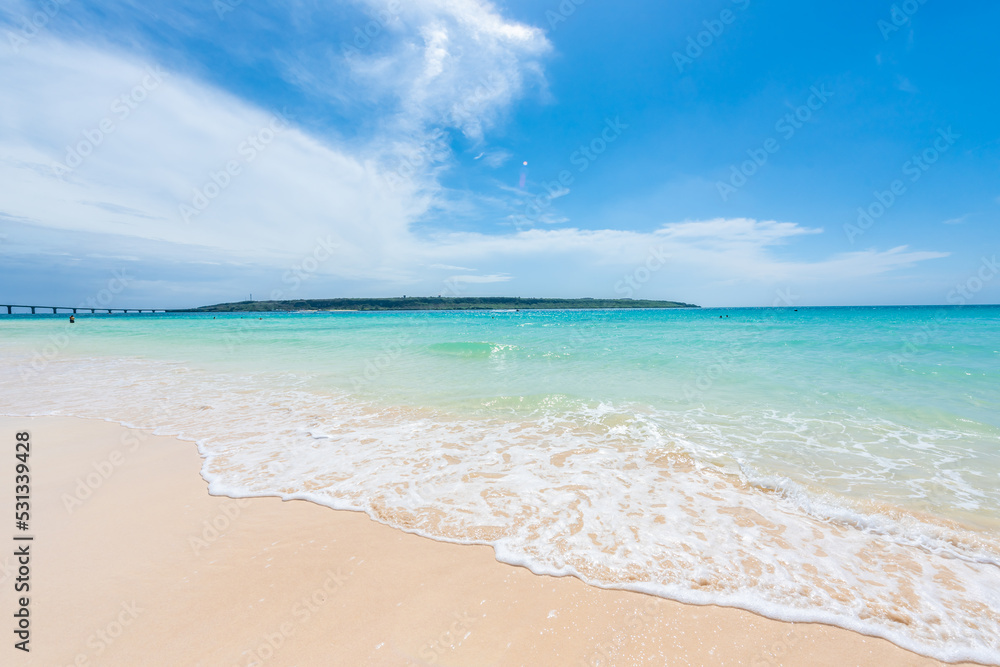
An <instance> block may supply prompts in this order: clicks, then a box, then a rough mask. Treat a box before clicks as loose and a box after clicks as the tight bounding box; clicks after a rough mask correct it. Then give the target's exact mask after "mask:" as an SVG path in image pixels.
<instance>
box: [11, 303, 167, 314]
mask: <svg viewBox="0 0 1000 667" xmlns="http://www.w3.org/2000/svg"><path fill="white" fill-rule="evenodd" d="M0 308H6V309H7V314H8V315H13V314H14V309H15V308H25V309H28V310H30V311H31V314H32V315H35V314H36V312H35V311H36V309H38V310H51V311H52V314H53V315H55V314H56V313H58V312H59V311H60V310H62V311H72V313H73V314H74V315H76V314H77V312H82V313H86V312H87V311H90V313H91V314H97V313H108V314H109V315H110V314H111V313H165V312H167V311H166V310H164V309H163V308H90V307H87V308H84V307H81V306H76V307H73V306H22V305H18V304H9V305H8V304H3V303H0ZM25 314H27V313H25Z"/></svg>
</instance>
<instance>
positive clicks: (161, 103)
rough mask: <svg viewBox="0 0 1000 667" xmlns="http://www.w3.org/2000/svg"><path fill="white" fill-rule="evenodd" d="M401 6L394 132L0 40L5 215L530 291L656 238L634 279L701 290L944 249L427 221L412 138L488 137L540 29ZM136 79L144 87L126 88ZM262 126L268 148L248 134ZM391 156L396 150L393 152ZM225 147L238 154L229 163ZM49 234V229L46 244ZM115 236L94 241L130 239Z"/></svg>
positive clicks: (461, 8)
mask: <svg viewBox="0 0 1000 667" xmlns="http://www.w3.org/2000/svg"><path fill="white" fill-rule="evenodd" d="M407 7H408V8H407V9H406V10H404V14H405V18H406V26H408V27H407V30H408V31H409V32H402V33H401V34H403V35H404V36H403V37H402V38H401V39H402V42H401V44H402V45H401V46H398V47H394V48H392V49H390V54H389V55H388V56H380V55H376V54H373V55H372V56H371V58H372V59H377V58H379V57H383V58H386V57H387V58H397V57H398V58H403V54H404V53H405V52H406V51H407V49H411V50H412V49H416V52H417V53H419V54H422V57H421V59H419V71H417V70H412V72H410V73H411V74H412V73H413V72H416V75H415V76H413V77H412V78H408V77H407V76H406V75H404V74H399V75H396V74H393V75H392V76H390V77H389V80H388V81H380V82H379V83H378V84H377V85H378V86H384V87H385V88H386V90H391V89H395V90H397V91H401V99H402V100H403V103H402V107H401V109H402V110H397V111H396V112H393V115H392V119H393V120H394V121H398V125H397V126H396V131H394V132H395V133H393V132H390V133H389V135H388V137H387V138H385V139H384V140H383V139H382V138H377V139H375V140H373V141H372V142H370V143H362V144H360V145H359V144H357V143H355V144H351V145H347V144H344V143H338V142H335V141H332V140H330V139H323V138H319V137H317V136H314V135H312V134H309V133H307V132H305V131H303V130H302V129H300V128H299V127H297V126H296V125H295V123H294V119H293V120H292V123H291V124H290V125H289V126H287V127H285V126H284V125H283V124H279V126H274V125H273V122H274V118H275V117H274V114H273V113H271V112H269V111H266V110H263V109H260V108H257V107H255V106H253V105H250V104H248V103H246V102H245V101H243V100H240V99H238V98H236V97H234V96H232V95H229V94H227V93H224V92H221V91H219V90H218V89H215V88H213V87H211V86H208V85H205V84H204V83H202V82H199V81H196V80H193V79H191V78H188V77H185V76H184V75H182V74H180V73H176V72H173V73H170V72H168V73H166V74H165V75H163V77H162V78H163V80H162V83H160V84H158V85H156V86H155V87H150V86H149V85H148V84H149V81H150V79H149V77H150V76H151V75H150V69H149V68H151V67H154V64H153V63H143V62H138V61H137V60H136V59H135V58H134V57H132V56H126V55H123V54H116V53H112V52H108V51H101V50H97V49H94V48H88V47H84V46H80V45H70V44H67V43H63V42H59V41H56V40H54V39H52V38H50V37H47V36H40V37H38V38H37V43H35V44H33V45H32V49H30V50H26V51H25V52H24V53H22V54H21V55H20V56H18V57H16V58H14V57H9V56H0V81H3V84H2V85H3V93H4V94H3V95H0V180H2V182H3V183H4V198H3V201H2V202H0V208H2V210H0V217H2V216H6V217H8V218H10V219H12V220H18V221H20V222H21V223H25V222H27V223H30V224H33V225H35V226H38V227H43V228H50V229H58V230H64V231H66V232H74V233H82V232H89V233H96V234H103V235H106V237H107V238H108V239H109V243H111V244H112V245H113V244H114V243H120V241H114V240H113V239H122V238H132V239H140V240H144V241H146V242H147V245H146V246H144V247H148V242H156V243H159V244H160V247H159V248H158V249H153V250H150V252H151V253H157V252H158V253H161V254H160V255H159V257H158V259H168V260H182V259H184V260H185V261H187V259H186V258H187V257H191V258H197V259H198V261H205V260H206V257H211V256H213V254H214V256H215V257H218V258H219V259H220V261H222V260H224V261H225V263H227V264H229V265H230V266H232V265H233V263H238V264H242V265H245V266H249V265H254V266H257V267H270V268H272V269H273V270H274V271H275V272H276V274H277V275H279V276H280V275H281V273H282V272H283V271H285V270H287V268H288V267H289V266H290V265H291V264H292V263H293V262H298V261H301V259H302V258H303V257H308V256H309V255H310V254H312V253H313V252H314V250H315V249H316V248H317V247H318V245H322V244H335V245H336V246H337V251H336V257H335V258H334V259H333V260H332V261H327V262H324V263H323V264H322V266H321V267H320V268H319V270H318V272H317V276H319V278H317V280H321V279H323V278H332V279H340V280H345V281H357V282H364V283H365V284H366V285H369V286H371V285H376V286H380V285H382V286H390V285H392V286H395V285H421V286H428V287H432V286H440V277H439V274H437V273H433V271H439V270H442V269H443V270H447V271H471V269H466V268H464V267H467V266H476V267H480V270H481V271H482V274H479V273H475V274H471V273H469V274H462V275H455V276H452V277H451V280H454V281H456V282H459V283H466V284H470V285H476V284H478V285H489V284H491V283H496V284H503V283H511V284H514V283H518V285H519V286H522V283H520V282H518V281H524V282H523V287H522V288H521V289H520V292H521V293H523V294H528V293H537V294H539V295H545V294H543V293H545V292H550V291H552V295H555V294H554V292H555V291H556V290H565V291H572V292H574V293H575V294H577V295H594V296H604V295H610V294H609V293H610V291H611V286H613V285H614V284H615V281H616V280H617V278H616V275H617V274H620V273H621V271H622V270H629V269H631V268H634V267H635V266H637V265H639V264H640V263H642V262H644V261H645V260H646V258H647V257H648V256H649V253H650V252H651V251H653V250H655V251H656V252H658V253H660V254H662V255H664V256H667V257H669V261H668V262H667V265H666V266H665V267H664V268H663V269H662V271H660V272H659V273H658V274H657V277H656V282H655V283H650V285H649V286H648V287H647V288H645V289H646V292H645V293H643V294H641V295H640V296H642V297H652V298H657V297H662V298H677V299H681V300H685V301H692V302H703V303H704V302H708V301H709V299H708V298H707V297H708V296H709V295H711V294H712V293H713V290H715V289H717V288H716V287H715V286H718V285H734V284H735V285H743V286H751V287H752V288H753V289H758V290H759V289H760V288H761V286H766V285H770V284H774V283H777V282H791V283H795V284H800V285H808V284H816V283H822V282H840V283H842V282H845V281H847V282H850V281H859V280H865V279H868V278H870V277H872V276H878V275H882V274H886V273H888V272H892V271H895V270H898V269H903V268H906V267H910V266H913V265H914V264H916V263H919V262H922V261H926V260H930V259H934V258H938V257H943V256H944V254H943V253H933V252H920V251H911V250H908V249H906V248H895V249H892V250H889V251H884V252H879V251H875V250H870V251H863V252H853V253H843V254H838V255H834V256H831V257H828V258H825V259H821V260H818V261H814V262H805V261H791V260H788V259H784V258H782V257H781V256H780V254H779V253H777V252H776V248H778V247H780V246H782V245H785V244H789V243H792V242H793V241H795V240H797V239H800V238H804V237H808V236H813V235H817V234H821V233H822V230H819V229H815V228H810V227H806V226H802V225H799V224H796V223H793V222H778V221H759V220H751V219H745V218H740V219H714V220H706V221H684V222H678V223H672V224H665V225H663V226H662V227H660V228H658V229H655V230H653V231H647V232H639V231H630V230H623V229H598V230H584V229H575V228H562V229H551V228H550V229H528V230H521V231H515V232H512V233H505V234H497V235H489V234H484V233H477V232H467V231H465V232H457V231H452V230H448V229H444V228H442V227H440V226H430V225H428V222H427V215H428V212H429V211H431V210H434V207H438V208H440V207H442V202H441V199H440V189H439V188H438V187H437V185H436V183H437V181H436V179H435V175H434V174H435V172H434V168H433V167H431V168H429V169H427V170H425V171H424V172H423V173H422V174H419V175H418V176H419V177H418V178H417V179H415V180H410V179H407V178H400V177H399V174H398V173H397V172H396V171H394V169H398V168H399V165H400V164H404V165H405V164H406V163H407V161H409V162H410V163H412V162H415V161H416V158H415V157H414V154H413V153H412V152H411V153H408V152H407V151H414V150H416V151H418V153H417V155H419V156H421V160H422V163H423V164H425V165H426V164H431V165H432V164H433V163H435V161H437V162H441V161H442V160H444V159H446V158H447V150H448V149H447V147H446V146H445V143H446V142H445V141H444V139H443V138H442V137H441V136H440V135H437V138H436V139H435V138H434V137H435V135H434V134H433V133H430V132H429V128H431V127H433V126H434V125H435V124H440V123H446V122H448V119H449V118H451V119H452V121H454V122H455V123H456V126H458V127H459V128H460V129H461V130H462V131H463V132H465V133H466V134H467V135H468V136H470V137H472V138H477V137H480V136H481V135H482V132H483V131H484V130H485V129H486V128H488V127H490V126H491V124H492V123H494V122H496V121H497V119H499V117H500V115H502V113H503V112H504V110H505V109H506V108H507V107H508V106H509V105H510V103H511V101H512V100H513V99H514V97H515V96H516V95H519V94H521V92H522V91H523V80H524V77H525V76H528V75H530V73H531V72H530V70H531V64H530V61H529V60H526V58H528V57H529V56H534V55H538V54H540V53H543V52H544V51H545V50H546V49H547V48H548V47H547V43H546V42H545V41H544V37H543V36H541V34H540V33H538V32H537V31H535V30H534V29H531V28H526V27H524V26H519V25H518V24H513V23H510V22H505V21H503V20H502V19H501V18H500V17H499V15H498V14H496V12H495V10H493V9H492V8H491V6H489V5H486V4H485V3H481V2H478V1H475V0H455V1H453V2H446V1H444V0H439V1H433V2H432V1H430V0H427V1H426V2H419V3H414V4H413V6H412V7H410V6H409V5H407ZM435 11H436V12H437V13H435ZM418 19H419V20H418ZM432 19H433V20H432ZM459 27H462V28H463V29H462V30H459V29H458V28H459ZM399 30H401V31H402V30H403V28H402V27H400V28H399ZM421 31H423V32H421ZM466 33H468V34H466ZM415 36H418V37H419V39H417V37H415ZM407 40H409V41H407ZM414 40H416V41H414ZM365 57H366V58H367V56H365ZM415 62H416V61H415ZM493 66H496V67H498V71H499V72H501V74H500V77H501V80H502V81H503V85H502V91H501V90H499V89H498V91H494V92H496V94H495V95H494V94H492V93H490V94H488V95H484V96H482V99H480V98H478V97H477V98H474V107H475V108H476V109H478V111H477V114H478V116H477V120H476V121H475V124H470V123H473V121H471V120H465V119H463V118H464V117H456V116H454V114H452V113H451V112H452V111H453V110H454V108H455V106H454V105H455V104H456V103H462V98H461V96H458V97H456V95H455V91H461V90H463V88H462V86H463V85H465V84H469V85H472V84H474V83H475V81H476V79H475V77H476V76H477V75H479V74H482V73H484V72H485V71H486V70H487V68H488V67H493ZM413 67H417V65H413ZM154 71H155V68H154ZM407 71H408V72H409V71H410V70H407ZM525 72H528V74H526V73H525ZM393 77H397V78H398V79H400V81H396V82H395V83H393ZM144 82H146V84H147V85H146V86H145V88H144V92H143V93H141V96H142V97H143V98H144V99H142V100H141V101H136V100H135V99H132V98H131V97H130V96H132V97H134V96H135V94H136V93H134V91H136V90H137V86H138V87H139V88H143V84H144ZM373 85H375V84H373ZM394 86H395V87H394ZM123 96H125V97H130V99H132V104H130V105H127V106H128V107H129V113H128V114H127V115H125V116H124V117H123V115H122V113H121V112H120V111H116V108H118V107H117V105H116V101H121V98H122V97H123ZM132 107H134V108H132ZM480 112H481V113H480ZM400 114H402V115H400ZM474 115H475V114H474ZM401 119H403V120H401ZM108 122H110V123H111V126H108V125H107V123H108ZM102 124H104V127H105V128H106V129H107V128H108V127H112V129H113V131H110V132H106V131H104V130H102V131H101V137H100V140H97V134H95V132H96V131H97V130H99V129H100V128H101V126H102ZM274 127H279V130H280V131H277V132H274ZM407 127H411V128H416V132H415V134H414V135H413V136H414V137H417V138H416V139H413V137H408V136H407V134H406V132H404V131H403V130H404V129H406V128H407ZM282 128H283V129H282ZM400 128H402V129H400ZM425 132H428V133H427V134H422V133H425ZM88 133H89V135H90V137H91V138H90V139H88ZM267 133H274V136H273V137H271V136H270V134H267ZM265 136H266V137H267V141H266V142H264V138H265ZM253 138H256V140H257V141H258V142H259V143H261V142H263V143H261V147H260V148H259V149H254V150H253V151H252V152H245V151H243V148H246V147H247V146H248V145H249V144H248V143H247V142H250V141H251V139H253ZM88 142H89V143H90V144H93V150H92V151H90V152H89V154H88V155H87V156H86V157H85V159H84V160H83V162H82V164H81V165H80V166H79V167H77V168H76V169H74V170H73V171H72V172H71V173H69V174H66V175H64V176H63V177H62V178H59V177H57V176H55V175H54V174H53V171H52V165H53V164H54V163H56V162H57V161H65V160H66V156H67V146H70V147H77V148H76V150H79V149H78V147H79V146H80V145H82V144H86V143H88ZM421 142H423V143H421ZM250 154H252V155H253V158H252V159H249V158H248V155H250ZM487 154H489V153H488V152H487ZM393 155H394V156H395V160H396V161H395V162H394V163H393V162H391V161H389V160H387V156H393ZM227 163H234V164H235V165H236V167H238V170H239V173H238V174H235V175H232V174H228V175H227V174H226V169H227ZM230 166H232V165H230ZM414 169H416V170H418V171H419V169H420V168H419V167H415V168H414ZM404 176H405V174H404ZM213 179H214V181H216V182H217V183H224V184H225V186H224V187H219V186H216V188H217V189H218V191H219V194H218V196H216V197H215V198H214V199H212V201H211V203H210V205H209V206H208V207H207V208H206V209H205V210H204V211H203V212H201V213H199V214H198V215H196V216H193V217H191V219H190V222H185V220H184V219H183V216H182V214H181V212H180V206H181V205H182V204H184V205H189V206H194V203H195V202H194V195H195V191H196V189H197V190H200V191H202V192H205V191H207V190H214V189H215V188H213V186H212V184H213ZM561 221H563V220H562V219H561ZM418 222H419V223H420V224H419V226H418V224H417V223H418ZM185 248H188V249H190V251H188V250H185ZM47 250H52V248H49V249H44V248H39V249H38V252H46V251H47ZM58 250H60V251H64V252H65V251H67V250H70V251H75V249H74V248H67V247H59V248H58ZM118 250H119V249H118V248H115V247H109V248H107V249H105V252H103V253H102V254H106V255H108V256H121V257H126V256H135V255H134V253H133V252H131V251H130V252H128V253H123V252H119V251H118ZM181 255H184V257H182V256H181ZM147 259H149V260H153V259H157V257H153V256H149V257H148V258H147ZM225 269H226V265H225V264H222V265H220V267H219V270H220V271H223V270H225ZM428 269H430V271H429V270H428ZM560 285H565V287H560ZM550 286H551V287H550ZM371 289H377V287H376V288H371ZM748 289H749V288H748ZM427 291H428V293H431V292H435V293H436V291H435V290H433V289H428V290H427ZM747 293H753V292H752V290H751V291H750V292H747Z"/></svg>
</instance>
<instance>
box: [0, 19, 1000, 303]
mask: <svg viewBox="0 0 1000 667" xmlns="http://www.w3.org/2000/svg"><path fill="white" fill-rule="evenodd" d="M577 2H579V0H576V1H574V0H565V1H563V2H558V1H552V2H537V1H535V2H526V1H513V2H507V3H490V2H486V1H483V0H409V1H407V2H402V1H401V0H400V1H399V2H395V1H393V0H388V1H383V0H355V1H353V2H339V3H324V2H318V1H305V0H290V1H288V2H283V3H270V4H266V3H263V2H255V1H252V0H244V1H243V2H238V1H237V0H216V1H215V2H213V1H212V0H199V1H197V2H195V1H193V0H178V1H176V2H171V3H162V4H160V3H139V2H129V1H127V0H105V1H103V2H82V1H81V0H54V1H53V2H49V3H39V2H26V1H22V0H4V1H3V2H2V4H0V93H2V94H0V184H2V185H0V257H2V265H0V294H2V295H3V300H4V301H15V302H26V303H42V302H44V303H50V302H58V304H60V305H76V304H78V303H85V302H87V301H88V299H90V300H93V299H95V298H97V296H98V295H102V294H103V295H104V296H105V298H106V297H107V294H108V292H107V291H106V290H107V289H108V285H109V284H113V285H115V286H116V287H120V285H121V284H122V283H124V284H125V285H126V286H125V287H124V288H123V289H115V290H114V294H113V299H114V307H138V306H144V307H150V306H157V307H185V306H194V305H202V304H206V303H215V302H220V301H234V300H241V299H245V298H246V297H247V295H249V294H250V293H251V292H252V293H253V294H254V297H255V298H271V297H278V298H307V297H326V296H383V295H402V294H411V295H417V294H451V295H511V296H518V295H519V296H566V297H571V296H595V297H615V296H619V297H623V296H631V297H634V298H657V299H675V300H681V301H687V302H693V303H698V304H702V305H707V306H754V305H772V304H775V303H779V304H782V305H784V304H787V303H794V304H795V305H844V304H884V303H898V304H939V303H948V302H952V303H958V302H963V303H997V302H1000V274H997V271H996V270H995V269H994V268H993V266H994V264H993V263H992V262H993V258H994V257H995V255H996V254H997V246H998V245H1000V231H998V226H997V220H998V214H1000V182H998V178H997V176H998V157H1000V132H998V130H997V127H996V123H995V119H996V118H997V117H998V101H1000V93H998V92H997V89H996V86H995V82H994V80H995V78H996V71H997V64H998V63H1000V46H998V43H997V40H996V39H995V37H994V36H993V35H992V34H991V32H992V28H991V26H995V25H997V23H998V22H1000V6H997V5H996V4H995V3H987V2H969V3H961V4H959V5H957V6H956V5H954V4H948V3H943V2H940V1H939V0H926V1H925V2H923V3H920V2H919V0H909V1H908V2H906V3H902V2H898V3H892V2H886V3H879V2H874V3H873V2H860V1H858V2H854V1H849V2H842V3H822V4H816V3H797V2H784V1H772V2H767V3H764V2H761V1H759V0H735V1H734V0H718V1H714V2H671V3H652V2H634V1H633V2H621V3H613V4H612V3H598V2H595V1H594V0H585V1H583V2H580V3H579V4H577ZM859 209H860V211H859ZM861 212H865V213H866V215H865V216H863V217H861ZM116 276H117V277H116ZM122 276H124V277H125V279H124V280H122ZM116 280H118V281H119V282H113V281H116ZM958 287H962V288H963V289H962V290H961V291H959V292H956V288H958Z"/></svg>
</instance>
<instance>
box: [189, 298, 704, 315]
mask: <svg viewBox="0 0 1000 667" xmlns="http://www.w3.org/2000/svg"><path fill="white" fill-rule="evenodd" d="M698 307H699V306H695V305H693V304H690V303H680V302H678V301H647V300H636V299H530V298H526V299H522V298H520V297H504V296H497V297H491V296H486V297H478V296H474V297H447V296H446V297H440V296H439V297H433V296H410V297H405V296H404V297H393V298H385V299H347V298H344V299H297V300H292V301H240V302H238V303H220V304H216V305H214V306H202V307H200V308H193V309H189V310H185V311H173V312H206V313H234V312H290V311H297V310H573V309H577V310H583V309H586V310H593V309H597V308H698Z"/></svg>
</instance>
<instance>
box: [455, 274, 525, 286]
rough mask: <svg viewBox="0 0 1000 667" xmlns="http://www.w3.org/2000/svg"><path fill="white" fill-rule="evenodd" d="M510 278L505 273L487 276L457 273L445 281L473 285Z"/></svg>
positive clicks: (503, 280)
mask: <svg viewBox="0 0 1000 667" xmlns="http://www.w3.org/2000/svg"><path fill="white" fill-rule="evenodd" d="M509 280H510V276H509V275H506V274H491V275H488V276H476V275H459V276H451V277H450V278H448V280H447V281H446V282H447V283H470V284H475V285H484V284H488V283H505V282H508V281H509Z"/></svg>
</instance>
